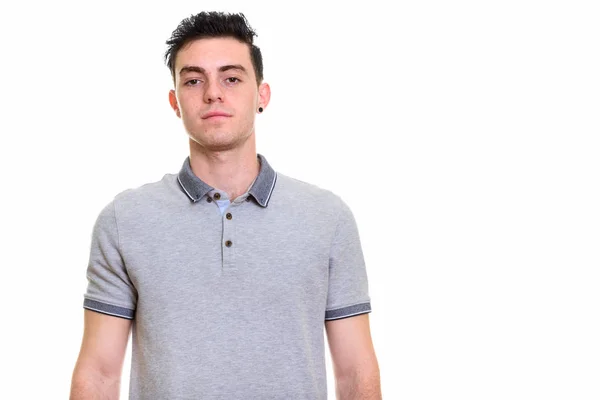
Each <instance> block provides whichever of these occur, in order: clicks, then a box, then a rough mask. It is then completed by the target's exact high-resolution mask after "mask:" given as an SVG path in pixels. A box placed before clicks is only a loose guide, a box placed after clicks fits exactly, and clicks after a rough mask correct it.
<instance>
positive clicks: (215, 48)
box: [169, 38, 269, 151]
mask: <svg viewBox="0 0 600 400" xmlns="http://www.w3.org/2000/svg"><path fill="white" fill-rule="evenodd" d="M268 91H269V87H268V85H267V84H261V87H260V88H259V87H257V82H256V75H255V73H254V69H253V67H252V61H251V59H250V50H249V47H248V45H247V44H245V43H242V42H240V41H238V40H236V39H233V38H207V39H198V40H194V41H192V42H190V43H188V44H187V45H185V46H184V47H182V48H181V49H180V50H179V52H178V53H177V57H176V59H175V90H171V92H170V93H169V101H170V103H171V106H172V107H173V109H174V110H175V112H176V114H177V116H178V117H180V118H181V119H182V120H183V125H184V127H185V129H186V131H187V132H188V135H189V136H190V138H191V139H192V140H193V141H194V142H196V143H197V144H199V145H200V146H201V147H204V148H206V149H207V150H212V151H224V150H229V149H232V148H235V147H238V146H240V145H241V144H242V143H244V142H245V141H246V140H247V139H248V137H250V136H251V135H252V134H253V133H254V118H255V115H256V110H257V109H258V107H259V106H260V107H263V108H264V107H265V106H266V104H267V103H268V101H269V99H268V97H269V93H268Z"/></svg>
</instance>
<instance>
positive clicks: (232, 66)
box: [179, 64, 248, 76]
mask: <svg viewBox="0 0 600 400" xmlns="http://www.w3.org/2000/svg"><path fill="white" fill-rule="evenodd" d="M230 69H237V70H239V71H241V72H243V73H245V74H247V73H248V72H247V71H246V68H244V67H243V66H242V65H240V64H230V65H223V66H222V67H219V72H225V71H229V70H230ZM187 72H198V73H200V74H206V70H205V69H204V68H202V67H198V66H196V65H186V66H185V67H182V68H181V69H180V70H179V75H180V76H181V75H182V74H184V73H187Z"/></svg>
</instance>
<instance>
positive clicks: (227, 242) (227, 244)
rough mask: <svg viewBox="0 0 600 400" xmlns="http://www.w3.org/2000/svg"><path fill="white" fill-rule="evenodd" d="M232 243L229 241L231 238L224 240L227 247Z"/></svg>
mask: <svg viewBox="0 0 600 400" xmlns="http://www.w3.org/2000/svg"><path fill="white" fill-rule="evenodd" d="M232 244H233V243H231V240H228V241H226V242H225V246H227V247H231V245H232Z"/></svg>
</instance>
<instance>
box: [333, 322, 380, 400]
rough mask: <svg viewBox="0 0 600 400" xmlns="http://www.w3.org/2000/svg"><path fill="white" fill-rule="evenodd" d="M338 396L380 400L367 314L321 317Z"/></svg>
mask: <svg viewBox="0 0 600 400" xmlns="http://www.w3.org/2000/svg"><path fill="white" fill-rule="evenodd" d="M325 329H326V331H327V340H328V342H329V349H330V351H331V359H332V363H333V370H334V374H335V388H336V390H335V393H336V397H337V399H338V400H380V399H381V384H380V378H379V365H378V362H377V357H376V356H375V349H374V348H373V342H372V339H371V330H370V327H369V314H361V315H356V316H353V317H348V318H342V319H338V320H333V321H325Z"/></svg>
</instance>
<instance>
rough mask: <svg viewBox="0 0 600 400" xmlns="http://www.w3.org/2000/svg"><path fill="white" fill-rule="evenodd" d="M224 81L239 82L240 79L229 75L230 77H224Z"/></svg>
mask: <svg viewBox="0 0 600 400" xmlns="http://www.w3.org/2000/svg"><path fill="white" fill-rule="evenodd" d="M225 81H227V83H237V82H241V81H240V80H239V78H236V77H235V76H231V77H229V78H227V79H225Z"/></svg>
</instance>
